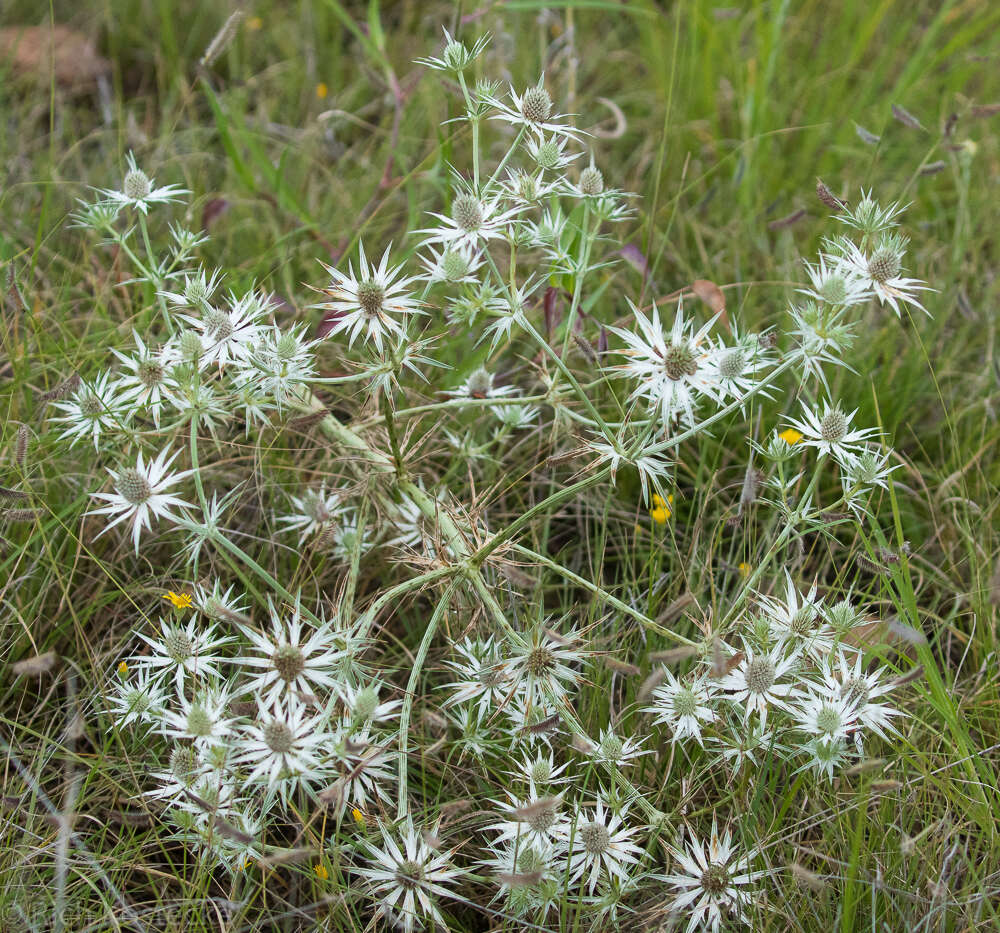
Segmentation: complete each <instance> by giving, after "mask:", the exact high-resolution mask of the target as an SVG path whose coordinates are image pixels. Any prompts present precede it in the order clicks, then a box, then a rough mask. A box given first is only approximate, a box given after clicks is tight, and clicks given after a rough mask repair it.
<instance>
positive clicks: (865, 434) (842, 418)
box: [788, 401, 877, 456]
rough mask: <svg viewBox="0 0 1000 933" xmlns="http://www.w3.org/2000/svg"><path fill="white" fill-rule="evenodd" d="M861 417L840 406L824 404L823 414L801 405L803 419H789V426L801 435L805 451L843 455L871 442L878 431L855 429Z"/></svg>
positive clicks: (821, 411) (818, 410)
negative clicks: (857, 418) (855, 420)
mask: <svg viewBox="0 0 1000 933" xmlns="http://www.w3.org/2000/svg"><path fill="white" fill-rule="evenodd" d="M857 413H858V410H857V409H856V408H855V409H854V411H852V412H851V413H850V414H845V412H844V410H843V409H842V408H841V407H840V405H839V404H831V402H829V401H825V402H823V408H822V410H821V409H819V408H811V407H810V406H809V405H808V404H807V403H806V402H803V403H802V417H801V418H799V419H796V418H789V419H788V424H789V425H790V426H791V427H792V428H794V429H795V430H796V431H798V432H799V433H800V434H801V435H802V439H801V440H800V441H799V443H800V444H802V445H803V446H805V447H815V448H816V449H817V450H818V451H819V452H820V454H832V455H834V456H837V455H840V454H842V453H843V452H844V451H848V452H850V451H852V450H855V449H856V448H858V447H859V446H860V445H862V444H863V443H864V442H865V441H868V440H870V439H871V438H872V437H873V436H874V435H876V434H877V431H876V430H875V429H874V428H862V429H857V428H852V427H851V421H852V420H853V419H854V416H855V415H856V414H857Z"/></svg>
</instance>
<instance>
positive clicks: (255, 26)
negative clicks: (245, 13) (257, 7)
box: [247, 16, 264, 32]
mask: <svg viewBox="0 0 1000 933" xmlns="http://www.w3.org/2000/svg"><path fill="white" fill-rule="evenodd" d="M263 28H264V20H262V19H261V18H260V17H259V16H251V17H250V19H248V20H247V29H249V30H250V31H251V32H259V31H260V30H261V29H263Z"/></svg>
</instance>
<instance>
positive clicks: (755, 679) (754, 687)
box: [746, 657, 777, 693]
mask: <svg viewBox="0 0 1000 933" xmlns="http://www.w3.org/2000/svg"><path fill="white" fill-rule="evenodd" d="M776 674H777V671H776V670H775V668H774V662H772V661H771V659H770V658H768V657H762V658H754V659H753V660H752V661H751V662H750V663H749V664H747V672H746V685H747V689H749V690H750V691H751V692H753V693H767V691H768V690H770V689H771V687H772V686H773V684H774V678H775V676H776Z"/></svg>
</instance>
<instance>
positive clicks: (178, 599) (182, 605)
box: [163, 590, 193, 609]
mask: <svg viewBox="0 0 1000 933" xmlns="http://www.w3.org/2000/svg"><path fill="white" fill-rule="evenodd" d="M163 598H164V599H165V600H167V601H168V602H170V603H172V604H173V607H174V609H190V608H191V606H192V605H193V603H192V601H191V596H190V594H189V593H175V592H174V591H173V590H167V593H166V595H165V596H164V597H163Z"/></svg>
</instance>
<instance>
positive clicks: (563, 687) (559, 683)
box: [508, 626, 586, 701]
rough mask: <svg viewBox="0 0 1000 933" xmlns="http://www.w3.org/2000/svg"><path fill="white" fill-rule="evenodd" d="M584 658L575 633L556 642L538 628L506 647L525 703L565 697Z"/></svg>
mask: <svg viewBox="0 0 1000 933" xmlns="http://www.w3.org/2000/svg"><path fill="white" fill-rule="evenodd" d="M585 657H586V652H585V651H584V650H583V648H582V647H581V646H580V644H579V640H578V636H577V634H576V633H575V632H573V633H570V634H568V635H559V636H558V640H557V639H554V638H552V637H550V635H549V633H548V632H547V630H546V629H544V628H543V627H542V626H535V627H534V628H533V629H532V630H531V631H530V632H528V633H526V635H525V637H524V639H523V641H522V643H520V644H516V645H511V646H510V647H509V648H508V658H509V665H510V671H511V673H512V675H513V677H514V682H515V684H516V685H517V687H518V690H519V691H520V692H521V693H522V694H523V695H524V696H525V697H526V698H527V699H528V700H529V701H532V700H534V701H542V700H544V699H546V698H548V697H550V696H556V697H562V696H565V695H566V694H567V692H568V690H569V689H570V688H571V687H574V686H575V685H576V684H577V683H578V682H579V681H580V678H581V676H582V675H581V673H580V670H579V668H580V666H581V664H582V663H583V660H584V658H585Z"/></svg>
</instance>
